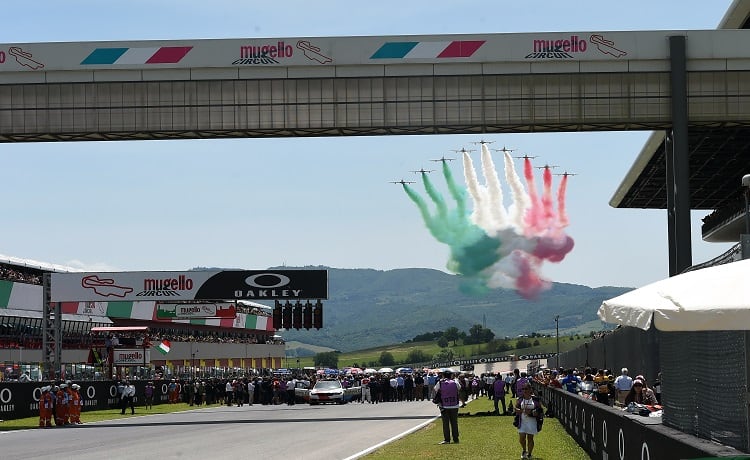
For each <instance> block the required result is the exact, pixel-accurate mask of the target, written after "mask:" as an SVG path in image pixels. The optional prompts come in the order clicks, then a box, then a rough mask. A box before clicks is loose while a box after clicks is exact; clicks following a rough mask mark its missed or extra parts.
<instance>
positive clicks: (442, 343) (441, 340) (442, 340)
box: [437, 335, 448, 348]
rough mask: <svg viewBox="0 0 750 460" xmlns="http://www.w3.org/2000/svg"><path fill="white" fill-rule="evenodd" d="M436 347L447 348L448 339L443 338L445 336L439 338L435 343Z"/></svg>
mask: <svg viewBox="0 0 750 460" xmlns="http://www.w3.org/2000/svg"><path fill="white" fill-rule="evenodd" d="M437 346H439V347H440V348H445V347H447V346H448V339H446V338H445V336H444V335H443V336H441V337H440V338H439V339H438V341H437Z"/></svg>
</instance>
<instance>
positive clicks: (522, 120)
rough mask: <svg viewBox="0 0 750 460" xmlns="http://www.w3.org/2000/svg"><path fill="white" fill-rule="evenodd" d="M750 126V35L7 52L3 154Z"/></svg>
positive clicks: (29, 47)
mask: <svg viewBox="0 0 750 460" xmlns="http://www.w3.org/2000/svg"><path fill="white" fill-rule="evenodd" d="M671 36H683V37H685V43H686V59H687V66H686V82H687V83H686V84H687V101H686V102H687V109H688V125H689V126H690V127H709V128H717V127H732V126H747V125H748V124H750V72H748V71H749V70H750V52H748V49H747V46H746V44H747V43H748V42H750V31H746V30H710V31H705V30H704V31H649V32H597V33H591V32H586V33H582V32H577V33H543V34H491V35H458V36H457V35H450V36H445V35H431V36H398V37H339V38H330V37H329V38H305V39H297V38H295V39H288V38H285V39H243V40H181V41H159V42H151V41H147V42H81V43H31V44H13V45H0V46H2V48H0V49H2V50H3V51H2V54H0V60H1V61H2V63H0V142H19V141H30V142H39V141H80V140H134V139H195V138H239V137H283V136H339V135H382V134H438V133H452V134H453V133H508V132H515V133H517V132H560V131H605V130H652V129H670V128H671V126H672V108H671V100H672V97H671V90H672V88H671V87H672V82H671V78H672V74H671V63H670V58H671V57H670V52H669V37H671Z"/></svg>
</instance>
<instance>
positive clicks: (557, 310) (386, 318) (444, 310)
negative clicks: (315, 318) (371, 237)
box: [273, 267, 631, 351]
mask: <svg viewBox="0 0 750 460" xmlns="http://www.w3.org/2000/svg"><path fill="white" fill-rule="evenodd" d="M273 268H275V269H301V268H302V269H327V270H328V285H329V289H328V291H329V299H328V300H325V301H324V302H323V305H324V307H323V326H324V327H323V329H321V330H314V329H313V330H309V331H307V330H304V329H303V330H300V331H295V330H291V331H285V330H282V331H281V332H280V334H281V335H282V336H283V337H284V338H285V339H286V340H287V341H291V340H295V341H299V342H303V343H307V344H314V345H318V346H325V347H331V348H334V349H337V350H341V351H351V350H360V349H363V348H370V347H377V346H381V345H388V344H392V343H398V342H403V341H405V340H408V339H411V338H412V337H414V336H416V335H418V334H423V333H425V332H432V331H442V330H445V329H447V328H449V327H451V326H455V327H457V328H458V329H459V330H461V331H468V330H469V328H470V327H471V326H473V325H474V324H482V325H485V326H486V327H487V328H489V329H491V330H492V331H493V332H494V333H495V336H496V337H504V336H511V337H515V336H516V335H518V334H526V333H530V332H535V331H540V330H550V329H552V330H554V328H555V321H554V317H555V316H556V315H560V322H559V326H560V329H561V330H562V329H567V328H571V327H574V326H577V325H580V324H583V323H587V322H590V321H593V320H597V319H598V318H597V316H596V311H597V310H598V308H599V306H600V305H601V303H602V301H604V300H606V299H609V298H612V297H616V296H618V295H620V294H622V293H624V292H626V291H629V290H630V289H631V288H625V287H609V286H607V287H599V288H590V287H587V286H581V285H576V284H563V283H554V284H553V286H552V288H551V289H550V290H548V291H545V292H543V293H542V294H541V295H540V296H539V297H538V298H537V299H536V300H526V299H524V298H522V297H520V296H519V295H518V294H516V292H515V291H513V290H508V289H496V290H492V291H490V292H489V293H488V294H486V295H481V296H479V295H477V296H472V295H467V294H463V293H462V292H461V291H460V290H459V284H460V277H458V276H455V275H450V274H447V273H444V272H441V271H439V270H431V269H424V268H407V269H397V270H387V271H381V270H373V269H338V268H328V267H273Z"/></svg>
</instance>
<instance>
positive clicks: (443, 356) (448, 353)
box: [435, 348, 453, 361]
mask: <svg viewBox="0 0 750 460" xmlns="http://www.w3.org/2000/svg"><path fill="white" fill-rule="evenodd" d="M451 360H453V350H451V349H450V348H443V349H442V350H440V351H439V352H438V354H436V355H435V361H451Z"/></svg>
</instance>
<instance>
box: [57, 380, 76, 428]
mask: <svg viewBox="0 0 750 460" xmlns="http://www.w3.org/2000/svg"><path fill="white" fill-rule="evenodd" d="M71 385H72V383H70V380H68V381H67V382H65V383H64V384H63V385H60V388H62V387H63V386H65V422H64V424H65V425H70V424H71V418H72V415H73V410H74V409H73V388H71Z"/></svg>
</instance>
